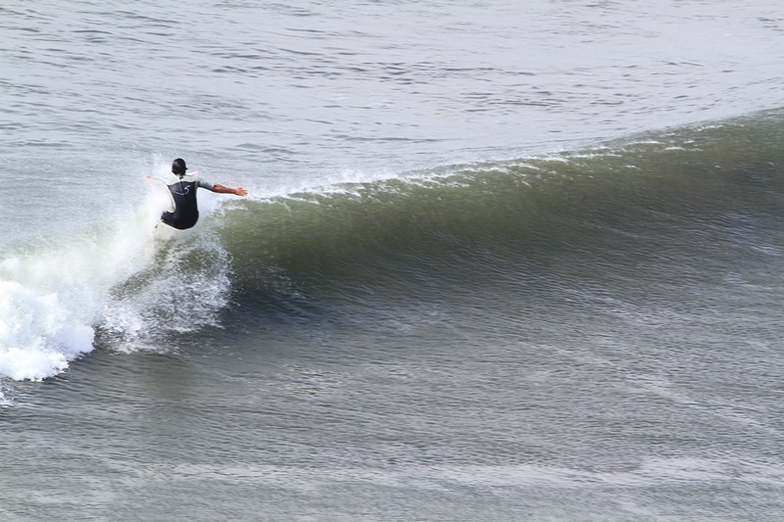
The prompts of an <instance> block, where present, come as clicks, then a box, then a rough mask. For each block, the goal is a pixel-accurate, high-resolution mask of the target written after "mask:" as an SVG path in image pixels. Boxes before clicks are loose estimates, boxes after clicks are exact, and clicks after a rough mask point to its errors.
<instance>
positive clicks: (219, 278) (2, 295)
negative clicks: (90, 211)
mask: <svg viewBox="0 0 784 522" xmlns="http://www.w3.org/2000/svg"><path fill="white" fill-rule="evenodd" d="M168 203H169V202H168V197H167V194H166V193H165V191H162V190H160V187H158V188H157V190H156V189H155V188H154V185H153V186H150V190H149V193H148V195H147V197H146V199H145V201H144V203H143V204H142V205H140V206H139V208H136V209H132V210H126V211H124V212H121V213H119V214H118V215H117V216H115V217H114V218H113V219H112V220H110V221H109V222H108V223H107V224H106V226H105V227H103V228H100V229H93V230H85V231H82V232H80V233H78V234H77V235H75V236H73V237H67V238H54V239H50V240H49V241H48V242H47V243H46V244H40V245H38V246H36V247H35V248H34V249H32V251H24V252H18V253H11V254H10V255H7V256H6V257H4V258H0V376H6V377H9V378H11V379H15V380H25V379H30V380H41V379H45V378H47V377H52V376H54V375H56V374H57V373H59V372H62V371H63V370H65V369H66V368H67V367H68V365H69V362H71V361H73V360H74V359H76V358H78V357H80V356H81V355H83V354H85V353H88V352H90V351H91V350H92V349H93V344H94V340H95V327H96V326H97V325H102V326H104V325H106V327H107V328H109V329H110V330H112V331H119V332H121V333H123V335H125V336H130V337H133V336H135V335H137V334H138V332H139V331H142V330H149V329H150V326H151V323H156V322H159V321H166V322H167V325H168V326H169V327H170V329H175V330H176V329H178V328H179V329H180V330H182V329H186V321H187V325H193V324H200V323H199V321H201V322H202V323H203V322H204V320H209V319H210V318H211V317H212V316H213V313H214V311H215V309H216V308H219V307H220V306H222V305H223V304H224V303H225V299H224V298H223V296H225V293H226V288H227V286H228V277H227V275H226V272H227V268H226V267H225V265H227V263H226V259H225V253H223V251H222V249H221V247H220V245H219V244H218V242H216V241H215V240H214V238H212V237H211V236H210V234H209V232H201V231H199V232H195V233H192V234H191V235H190V236H189V235H187V234H184V235H183V237H184V239H179V238H178V239H174V240H169V241H178V240H180V241H183V242H184V244H185V246H186V248H173V249H170V253H169V256H168V260H169V261H168V262H169V264H171V265H173V266H175V267H176V266H177V264H178V262H177V260H178V259H179V258H180V257H182V256H183V255H186V254H187V253H188V252H192V251H193V250H194V249H204V248H207V249H212V250H213V251H216V252H218V253H219V254H218V255H217V256H213V257H215V258H216V262H215V264H214V265H213V266H210V267H208V270H205V271H202V272H201V273H198V274H197V277H196V279H197V280H194V279H193V278H192V277H191V278H190V279H188V280H187V281H185V282H183V281H172V280H171V278H172V277H175V278H176V276H177V274H178V273H180V272H178V271H177V270H170V271H165V270H156V269H157V267H156V265H155V264H156V251H157V250H159V249H160V248H161V247H162V245H165V243H166V242H165V241H161V240H156V239H155V237H154V235H155V224H156V223H157V222H158V219H159V216H160V213H161V210H162V209H163V208H165V207H166V206H167V205H168ZM206 207H207V208H206V210H207V212H204V213H203V214H208V213H209V210H210V208H209V207H210V205H206ZM194 238H195V239H194ZM205 244H206V245H207V246H206V247H205ZM221 255H223V256H224V258H221ZM215 265H217V268H216V266H215ZM221 266H223V268H222V269H221V268H220V267H221ZM145 272H150V274H151V275H150V277H149V281H148V282H147V283H146V284H144V285H142V288H141V289H140V290H139V289H137V290H136V291H134V292H130V293H128V292H125V293H122V292H121V293H120V294H119V295H118V294H117V291H116V289H117V287H118V286H122V285H124V284H126V283H127V282H128V281H129V280H131V278H133V277H134V276H137V275H139V274H142V273H145ZM197 272H198V270H197ZM205 274H208V276H209V278H210V280H209V281H204V276H205ZM213 274H214V275H213ZM189 275H191V274H189ZM204 288H206V289H207V290H203V289H204ZM199 291H200V292H201V293H199ZM172 303H174V304H177V305H178V306H173V305H172ZM169 305H171V306H170V307H171V308H176V309H177V313H179V314H180V315H182V316H183V317H184V318H187V319H183V320H182V321H180V322H179V323H178V322H177V321H176V320H174V319H176V317H175V318H174V319H173V318H172V314H168V315H167V314H166V311H165V310H164V311H163V313H161V307H163V308H164V309H165V308H166V307H167V306H169ZM153 310H154V311H155V312H156V313H157V314H158V315H156V314H154V313H151V311H153ZM194 310H195V311H196V312H197V313H196V314H195V318H194V315H193V314H192V313H191V312H193V311H194ZM200 311H201V312H202V313H201V314H199V312H200ZM175 315H176V314H175ZM204 318H206V319H204ZM153 326H154V324H153Z"/></svg>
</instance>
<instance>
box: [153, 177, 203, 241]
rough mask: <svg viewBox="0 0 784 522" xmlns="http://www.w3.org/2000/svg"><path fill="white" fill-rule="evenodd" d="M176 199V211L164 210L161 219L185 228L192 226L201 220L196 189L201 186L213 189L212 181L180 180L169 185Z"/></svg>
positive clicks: (168, 223)
mask: <svg viewBox="0 0 784 522" xmlns="http://www.w3.org/2000/svg"><path fill="white" fill-rule="evenodd" d="M167 186H168V187H169V192H171V196H172V200H173V201H174V211H173V212H164V213H163V214H162V215H161V221H163V222H164V223H166V224H167V225H169V226H171V227H174V228H177V229H180V230H185V229H186V228H191V227H192V226H194V225H195V224H196V222H197V221H198V220H199V207H198V205H197V204H196V189H197V188H199V187H202V188H206V189H207V190H212V188H213V186H212V183H209V182H207V181H202V180H199V179H197V180H193V181H185V180H183V179H182V178H180V181H177V182H176V183H172V184H171V185H167Z"/></svg>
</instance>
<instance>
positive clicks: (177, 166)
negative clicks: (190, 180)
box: [172, 158, 188, 176]
mask: <svg viewBox="0 0 784 522" xmlns="http://www.w3.org/2000/svg"><path fill="white" fill-rule="evenodd" d="M186 170H188V167H186V166H185V160H184V159H182V158H177V159H176V160H174V161H173V162H172V174H174V175H176V176H184V175H185V171H186Z"/></svg>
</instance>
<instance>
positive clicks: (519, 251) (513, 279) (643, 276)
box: [0, 112, 784, 380]
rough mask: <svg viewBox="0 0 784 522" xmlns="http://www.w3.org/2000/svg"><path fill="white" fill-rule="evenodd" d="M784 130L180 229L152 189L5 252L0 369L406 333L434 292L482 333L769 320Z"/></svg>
mask: <svg viewBox="0 0 784 522" xmlns="http://www.w3.org/2000/svg"><path fill="white" fill-rule="evenodd" d="M781 124H782V114H781V113H780V112H768V113H764V114H760V115H755V116H753V117H749V118H746V119H741V120H733V121H729V122H723V123H717V124H714V125H704V126H700V127H689V128H684V129H677V130H673V131H669V132H663V133H654V134H648V135H643V136H636V137H634V138H633V139H628V140H624V141H622V142H614V143H609V144H606V145H604V146H601V147H596V148H593V149H586V150H579V151H570V152H563V153H558V154H551V155H546V156H538V157H529V158H521V159H518V160H513V161H504V162H489V163H476V164H466V165H454V166H449V167H443V168H439V169H432V170H428V171H423V172H413V173H406V174H401V175H398V176H395V177H392V178H386V179H380V180H377V181H367V182H357V183H351V182H348V183H340V184H336V185H331V186H327V187H314V188H312V189H308V190H304V191H302V192H299V193H291V194H287V195H284V196H274V197H268V198H260V199H255V200H247V201H245V200H243V201H239V200H231V201H230V200H225V201H224V202H222V203H223V204H222V205H221V206H218V207H217V208H214V209H211V208H207V209H206V212H204V217H203V218H202V222H201V223H200V224H199V225H198V226H197V227H196V229H194V230H191V231H188V232H186V233H182V234H176V235H174V234H169V236H170V237H163V236H164V235H165V232H164V231H163V230H161V229H160V227H159V229H155V228H154V227H155V223H156V220H157V216H158V215H159V213H160V209H161V208H162V205H164V204H165V201H163V200H162V199H161V195H160V194H158V193H155V194H153V193H151V194H149V195H148V196H147V198H146V199H145V200H144V201H143V202H140V205H139V207H138V208H137V209H136V210H135V211H133V212H131V213H128V214H126V215H123V216H118V217H116V219H115V221H114V222H113V223H112V224H111V226H109V227H106V228H104V229H101V230H97V231H93V230H83V231H81V232H79V233H76V234H74V235H72V236H70V237H67V238H58V239H50V240H48V241H45V242H44V243H43V244H40V245H38V246H36V247H35V248H26V249H22V250H20V251H17V252H12V253H10V254H7V255H5V256H4V257H3V258H2V260H0V316H2V320H3V322H2V330H0V373H1V374H3V375H5V376H7V377H10V378H11V379H16V380H20V379H43V378H47V377H51V376H54V375H56V374H57V373H59V372H61V371H63V370H64V369H65V368H67V367H68V364H69V362H70V361H73V360H74V359H76V358H78V357H79V356H81V355H83V354H85V353H87V352H89V351H91V350H92V349H93V347H94V346H96V345H100V346H105V347H107V349H112V350H124V351H127V350H138V349H151V350H163V349H170V347H171V346H176V339H177V336H178V335H180V334H182V333H183V332H195V331H199V330H202V329H204V328H213V327H221V326H227V325H232V326H234V325H239V324H246V325H247V324H257V325H268V326H269V327H270V328H274V327H292V326H295V327H297V328H301V329H303V330H306V331H307V330H309V329H310V330H315V329H319V328H324V327H339V328H342V327H346V328H353V329H357V330H358V331H360V330H361V331H379V329H381V330H382V331H383V330H384V329H390V328H394V329H396V331H400V328H404V327H405V324H406V317H409V315H408V314H412V316H413V315H417V316H420V317H421V315H422V314H423V313H428V311H427V310H432V307H428V306H427V305H428V304H432V303H440V304H441V305H442V306H443V307H448V308H450V309H452V310H455V311H456V310H460V312H459V313H457V312H456V313H455V315H454V316H453V317H452V319H451V320H453V321H459V322H460V324H462V325H471V326H472V327H474V328H475V329H476V330H477V331H484V332H485V334H484V335H488V336H491V335H495V334H498V335H501V334H502V332H512V331H516V332H519V331H521V330H524V331H535V330H537V329H548V328H558V327H562V325H561V326H558V325H559V322H558V318H559V317H564V316H566V314H567V313H569V314H570V316H571V317H574V313H573V312H574V311H575V310H578V311H579V314H578V316H584V317H585V320H586V321H591V322H592V324H594V325H596V324H599V325H602V324H604V325H605V326H606V328H608V329H617V328H621V327H625V328H630V327H632V328H634V327H637V326H635V325H640V324H645V325H648V326H650V325H661V324H664V323H665V322H666V323H668V324H672V321H673V319H674V318H677V319H678V320H680V321H682V322H683V324H686V323H688V322H691V324H696V323H700V324H705V325H710V324H713V323H714V322H716V323H720V322H721V317H722V314H724V313H726V312H727V311H728V310H735V311H737V310H738V309H739V307H741V308H742V307H750V308H749V309H750V310H751V309H752V308H753V309H754V311H755V312H754V313H755V314H756V315H755V316H754V317H756V320H757V321H758V323H757V324H756V325H755V324H751V323H752V322H753V321H752V316H749V317H748V318H741V319H740V320H741V321H745V320H746V319H748V321H750V322H749V324H745V325H744V326H743V327H744V328H745V327H748V328H757V329H759V328H763V326H762V325H764V323H765V320H766V319H765V318H766V317H767V318H770V317H772V316H771V315H770V314H775V311H776V310H778V309H779V308H780V304H779V303H780V302H781V300H780V298H781V297H783V296H782V295H781V288H784V285H782V278H781V275H780V274H781V273H782V270H781V269H782V257H781V247H780V245H781V244H782V239H784V238H783V237H782V236H783V235H784V227H782V226H781V224H780V221H781V220H780V216H781V215H782V212H783V211H784V200H783V199H782V193H784V190H782V189H784V187H783V186H782V177H781V175H780V171H781V165H782V164H784V155H783V154H782V152H781V151H782V150H784V147H782V145H784V143H783V142H784V139H782V133H781V130H780V129H781ZM760 288H762V289H763V290H760ZM769 316H770V317H769ZM621 320H622V321H625V323H623V324H624V325H625V326H623V325H622V323H621V322H619V321H621ZM630 321H631V322H630ZM738 327H740V326H738Z"/></svg>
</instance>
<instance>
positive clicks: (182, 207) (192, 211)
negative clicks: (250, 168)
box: [161, 158, 248, 230]
mask: <svg viewBox="0 0 784 522" xmlns="http://www.w3.org/2000/svg"><path fill="white" fill-rule="evenodd" d="M187 170H188V168H187V167H186V166H185V160H184V159H182V158H177V159H176V160H174V161H173V162H172V174H174V175H175V176H177V177H178V178H180V179H179V181H176V182H174V183H172V184H171V185H167V187H168V188H169V192H171V197H172V202H173V203H174V210H173V211H171V212H169V211H166V212H164V213H163V214H162V215H161V221H163V222H164V223H166V224H167V225H169V226H170V227H174V228H176V229H179V230H185V229H186V228H191V227H192V226H194V225H195V224H196V222H197V221H198V220H199V207H198V205H197V203H196V189H198V188H205V189H207V190H210V191H212V192H217V193H218V194H234V195H236V196H246V195H247V194H248V191H247V190H245V189H244V188H239V187H238V188H231V187H227V186H225V185H220V184H218V183H215V184H212V183H210V182H209V181H204V180H201V179H194V180H185V179H183V178H184V177H185V171H187Z"/></svg>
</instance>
